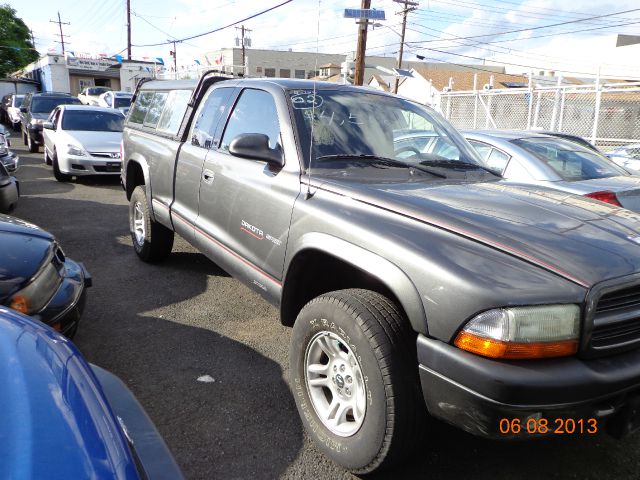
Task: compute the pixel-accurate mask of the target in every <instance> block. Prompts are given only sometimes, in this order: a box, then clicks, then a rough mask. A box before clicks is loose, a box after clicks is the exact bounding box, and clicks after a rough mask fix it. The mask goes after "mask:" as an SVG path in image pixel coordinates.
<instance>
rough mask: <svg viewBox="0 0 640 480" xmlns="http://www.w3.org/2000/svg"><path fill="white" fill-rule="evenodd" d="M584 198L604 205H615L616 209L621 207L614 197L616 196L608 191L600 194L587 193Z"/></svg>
mask: <svg viewBox="0 0 640 480" xmlns="http://www.w3.org/2000/svg"><path fill="white" fill-rule="evenodd" d="M585 197H589V198H593V199H594V200H600V201H601V202H605V203H610V204H611V205H615V206H617V207H621V206H622V205H621V204H620V202H619V201H618V197H616V194H615V193H614V192H610V191H608V190H603V191H601V192H591V193H587V194H586V195H585Z"/></svg>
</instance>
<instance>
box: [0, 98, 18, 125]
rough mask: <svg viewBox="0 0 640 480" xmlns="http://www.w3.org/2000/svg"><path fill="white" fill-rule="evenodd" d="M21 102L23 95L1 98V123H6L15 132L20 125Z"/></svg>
mask: <svg viewBox="0 0 640 480" xmlns="http://www.w3.org/2000/svg"><path fill="white" fill-rule="evenodd" d="M23 100H24V95H20V94H15V93H12V94H9V95H5V96H4V97H2V103H1V104H0V112H1V113H0V116H1V117H2V119H1V120H2V122H5V123H8V124H9V125H10V126H11V127H12V128H14V129H16V130H17V129H18V126H19V125H20V106H21V105H22V101H23Z"/></svg>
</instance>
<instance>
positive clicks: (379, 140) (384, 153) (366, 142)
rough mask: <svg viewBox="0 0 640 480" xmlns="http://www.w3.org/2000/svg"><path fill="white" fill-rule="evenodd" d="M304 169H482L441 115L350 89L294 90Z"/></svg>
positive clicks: (474, 156)
mask: <svg viewBox="0 0 640 480" xmlns="http://www.w3.org/2000/svg"><path fill="white" fill-rule="evenodd" d="M289 98H290V101H291V107H292V109H293V112H294V118H295V124H296V128H297V130H298V133H299V136H300V141H301V144H302V145H311V148H303V149H302V152H303V155H304V157H305V158H304V160H305V165H307V166H308V165H309V159H310V158H309V157H310V156H311V164H312V166H313V167H314V168H320V167H322V168H329V169H330V168H337V167H332V166H331V163H333V162H330V161H327V160H334V159H335V160H344V161H349V160H353V161H355V162H368V161H372V162H375V161H376V159H383V160H384V159H386V160H387V164H388V165H391V164H392V163H393V162H392V161H397V162H395V165H398V166H400V165H410V166H411V165H414V166H417V167H419V166H424V167H429V168H431V167H433V166H435V167H439V168H445V167H446V168H452V166H454V165H455V168H460V166H462V167H464V168H466V169H482V168H483V167H482V166H481V165H482V163H481V161H480V159H479V158H478V157H477V155H476V153H475V152H474V151H473V149H472V148H471V147H470V146H469V145H468V144H467V143H466V142H465V141H464V140H463V138H462V137H461V136H460V134H459V133H458V132H456V131H455V130H454V129H453V128H452V127H450V126H449V125H448V124H447V123H446V121H445V120H443V119H442V118H441V117H440V115H439V114H437V113H436V112H435V111H433V110H431V109H427V108H425V107H423V106H421V105H418V104H416V103H413V102H410V101H407V100H404V99H401V98H398V97H391V96H387V95H380V94H376V93H361V92H354V91H349V90H325V89H322V90H318V91H316V93H315V94H314V91H313V90H290V91H289Z"/></svg>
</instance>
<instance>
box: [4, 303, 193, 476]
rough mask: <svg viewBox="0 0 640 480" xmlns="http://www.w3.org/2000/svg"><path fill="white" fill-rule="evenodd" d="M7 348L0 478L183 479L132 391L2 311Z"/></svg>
mask: <svg viewBox="0 0 640 480" xmlns="http://www.w3.org/2000/svg"><path fill="white" fill-rule="evenodd" d="M0 345H2V348H0V405H2V409H3V412H4V414H3V420H2V422H0V438H2V439H3V440H4V446H3V448H1V449H0V477H2V478H6V479H10V478H11V479H19V478H23V479H27V478H29V479H37V478H68V479H89V478H94V479H105V480H106V479H113V480H116V479H118V480H134V479H150V480H153V479H178V480H179V479H181V478H182V474H181V473H180V470H179V468H178V467H177V465H176V463H175V460H174V459H173V457H172V456H171V453H170V452H169V449H168V448H167V446H166V444H165V443H164V441H163V440H162V437H161V436H160V434H159V433H158V431H157V430H156V428H155V426H154V425H153V423H152V422H151V420H150V419H149V417H148V416H147V414H146V412H145V411H144V409H143V408H142V406H141V405H140V404H139V403H138V401H137V400H136V399H135V397H134V396H133V394H132V393H131V391H130V390H129V389H128V388H127V387H126V386H125V385H124V384H123V383H122V381H121V380H120V379H119V378H118V377H116V376H115V375H113V374H111V373H109V372H107V371H106V370H103V369H102V368H100V367H97V366H95V365H90V364H89V363H87V361H86V360H85V359H84V358H83V356H82V354H81V353H80V351H79V350H78V349H77V348H76V347H75V346H74V345H73V343H72V342H70V341H68V340H67V339H66V338H65V337H63V336H62V335H60V334H58V333H56V332H55V331H53V330H51V329H50V328H47V327H45V326H44V325H42V324H41V323H39V322H36V321H34V320H33V319H31V318H29V317H27V316H25V315H21V314H19V313H17V312H15V311H12V310H9V309H7V308H5V307H0Z"/></svg>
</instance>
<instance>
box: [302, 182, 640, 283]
mask: <svg viewBox="0 0 640 480" xmlns="http://www.w3.org/2000/svg"><path fill="white" fill-rule="evenodd" d="M318 180H319V179H317V178H316V182H317V181H318ZM316 182H314V183H316ZM318 188H320V189H321V190H329V191H333V192H334V193H338V194H341V195H345V196H348V197H351V198H353V199H355V200H359V201H362V202H365V203H367V204H370V205H373V206H376V207H379V208H384V209H385V210H389V211H393V212H397V213H399V214H401V215H404V216H407V217H411V218H414V219H416V220H419V221H421V222H424V223H426V224H430V225H433V226H435V227H438V228H442V229H445V230H448V231H450V232H452V233H455V234H457V235H460V236H463V237H467V238H469V239H471V240H474V241H477V242H479V243H482V244H485V245H488V246H490V247H492V248H495V249H498V250H501V251H504V252H505V253H507V254H510V255H513V256H515V257H518V258H520V259H522V260H524V261H527V262H530V263H533V264H535V265H538V266H540V267H542V268H544V269H547V270H549V271H552V272H554V273H556V274H558V275H560V276H562V277H564V278H566V279H568V280H570V281H572V282H574V283H577V284H578V285H582V286H584V287H590V286H591V285H593V284H595V283H598V282H600V281H603V280H606V279H610V278H615V277H620V276H624V275H629V274H632V273H636V272H640V215H639V214H637V213H634V212H632V211H629V210H626V209H624V208H619V207H614V206H611V205H609V204H605V203H602V202H599V201H596V200H591V199H589V198H585V197H580V196H574V195H570V194H566V193H563V192H559V191H556V190H551V189H546V188H540V187H535V186H527V185H515V184H513V183H509V184H507V183H506V182H483V183H469V182H457V183H456V182H448V181H444V182H428V183H427V182H413V183H384V184H382V183H365V182H362V183H360V182H356V181H353V179H349V181H341V180H340V179H333V178H331V179H328V181H326V182H324V183H322V184H319V185H318Z"/></svg>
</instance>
